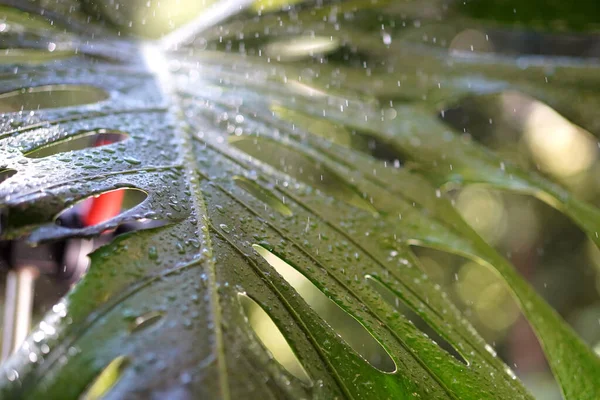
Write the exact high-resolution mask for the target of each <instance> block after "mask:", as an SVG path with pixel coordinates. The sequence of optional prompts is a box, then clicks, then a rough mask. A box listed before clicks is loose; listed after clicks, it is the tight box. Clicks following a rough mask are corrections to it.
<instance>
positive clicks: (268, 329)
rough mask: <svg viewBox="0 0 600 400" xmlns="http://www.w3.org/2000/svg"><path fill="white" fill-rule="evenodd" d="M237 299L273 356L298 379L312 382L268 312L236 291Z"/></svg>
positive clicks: (257, 334) (255, 331)
mask: <svg viewBox="0 0 600 400" xmlns="http://www.w3.org/2000/svg"><path fill="white" fill-rule="evenodd" d="M238 300H239V302H240V304H241V305H242V309H243V311H244V315H245V317H246V319H247V320H248V323H249V324H250V327H251V328H252V330H253V331H254V333H255V334H256V336H257V337H258V339H259V340H260V342H261V343H262V344H263V346H265V347H266V348H267V349H268V350H269V352H270V353H271V354H272V356H273V358H275V360H276V361H277V362H278V363H279V364H281V366H282V367H283V368H285V369H286V370H287V371H288V372H289V373H290V374H292V375H293V376H295V377H296V378H298V379H299V380H300V381H302V382H304V383H305V384H307V385H310V384H312V382H311V379H310V377H309V376H308V374H307V372H306V370H305V369H304V367H303V366H302V364H301V363H300V360H298V357H297V356H296V354H294V351H293V350H292V348H291V347H290V345H289V343H288V342H287V340H286V339H285V337H284V336H283V333H281V331H280V330H279V328H278V327H277V325H276V324H275V322H274V321H273V319H272V318H271V317H270V316H269V314H268V313H267V312H266V311H265V310H264V309H263V308H262V307H261V306H260V305H259V304H258V303H257V302H256V301H255V300H254V299H252V298H251V297H249V296H248V295H246V294H245V293H238Z"/></svg>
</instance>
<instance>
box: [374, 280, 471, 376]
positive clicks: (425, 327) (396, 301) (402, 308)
mask: <svg viewBox="0 0 600 400" xmlns="http://www.w3.org/2000/svg"><path fill="white" fill-rule="evenodd" d="M365 278H366V279H367V282H368V283H369V285H370V286H371V287H372V288H373V289H374V290H375V291H376V292H377V293H379V295H380V296H381V298H382V299H383V300H385V301H386V302H387V303H389V304H390V305H392V306H393V307H394V308H395V309H396V310H398V311H399V312H400V313H401V314H402V315H404V317H406V319H408V320H409V321H411V322H412V323H413V324H414V325H415V327H417V328H418V329H419V330H421V331H422V332H423V333H424V334H425V335H426V336H427V337H428V338H430V339H431V340H433V341H434V342H435V343H436V344H437V345H438V346H439V347H441V348H442V349H444V350H445V351H446V352H447V353H448V354H450V355H451V356H452V357H454V358H455V359H456V360H458V361H460V362H461V363H463V364H465V365H469V363H468V362H467V361H466V360H465V359H464V358H463V356H462V355H461V354H460V353H459V352H458V350H456V348H455V347H454V346H452V345H451V344H450V343H449V342H448V341H447V340H446V339H444V338H443V337H442V336H440V335H439V334H438V333H437V332H436V330H435V329H433V327H432V326H431V325H430V324H429V323H428V322H427V321H425V320H424V319H423V318H422V317H421V316H420V315H419V314H417V313H416V312H414V311H413V310H412V309H411V308H410V307H409V306H408V304H406V303H405V302H404V300H403V299H402V298H400V297H399V296H398V295H396V294H395V293H394V292H393V291H392V290H391V289H390V288H389V287H388V286H386V285H385V284H384V283H382V282H381V281H379V280H378V279H377V278H375V277H372V276H370V275H367V276H366V277H365Z"/></svg>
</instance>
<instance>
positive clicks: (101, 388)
mask: <svg viewBox="0 0 600 400" xmlns="http://www.w3.org/2000/svg"><path fill="white" fill-rule="evenodd" d="M128 365H129V359H128V358H127V357H125V356H119V357H117V358H115V359H114V360H112V361H111V362H110V363H109V364H108V365H107V366H106V367H104V369H103V370H102V371H101V372H100V374H98V376H97V377H96V379H94V381H93V382H92V383H91V384H90V385H89V386H88V388H87V389H86V391H85V392H84V394H82V395H81V397H80V398H79V399H80V400H99V399H101V398H102V397H103V396H104V395H106V394H107V393H108V392H109V391H110V390H111V389H112V388H113V387H114V386H115V385H116V384H117V383H118V382H119V380H120V379H121V377H122V376H123V371H124V370H125V368H126V367H127V366H128Z"/></svg>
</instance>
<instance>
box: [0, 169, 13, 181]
mask: <svg viewBox="0 0 600 400" xmlns="http://www.w3.org/2000/svg"><path fill="white" fill-rule="evenodd" d="M16 173H17V171H16V170H14V169H10V168H5V169H2V168H0V183H2V182H4V181H5V180H7V179H8V178H10V177H11V176H13V175H14V174H16Z"/></svg>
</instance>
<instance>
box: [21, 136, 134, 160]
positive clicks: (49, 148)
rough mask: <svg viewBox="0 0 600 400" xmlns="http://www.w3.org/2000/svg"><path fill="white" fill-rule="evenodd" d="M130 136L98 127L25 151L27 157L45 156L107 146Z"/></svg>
mask: <svg viewBox="0 0 600 400" xmlns="http://www.w3.org/2000/svg"><path fill="white" fill-rule="evenodd" d="M128 137H129V136H128V135H127V134H126V133H123V132H118V131H111V130H106V129H98V130H95V131H90V132H84V133H81V134H78V135H75V136H72V137H69V138H66V139H63V140H59V141H56V142H54V143H50V144H47V145H44V146H41V147H38V148H35V149H33V150H30V151H28V152H27V153H25V157H28V158H43V157H48V156H52V155H55V154H60V153H65V152H67V151H74V150H83V149H87V148H90V147H101V146H107V145H109V144H113V143H117V142H122V141H124V140H125V139H127V138H128Z"/></svg>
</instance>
